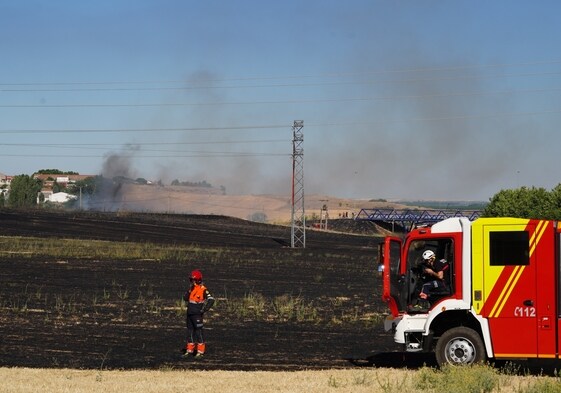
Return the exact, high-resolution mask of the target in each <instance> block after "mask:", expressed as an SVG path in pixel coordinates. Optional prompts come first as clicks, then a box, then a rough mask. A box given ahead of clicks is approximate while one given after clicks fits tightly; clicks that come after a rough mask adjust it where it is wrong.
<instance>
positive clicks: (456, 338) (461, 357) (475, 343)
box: [436, 326, 486, 365]
mask: <svg viewBox="0 0 561 393" xmlns="http://www.w3.org/2000/svg"><path fill="white" fill-rule="evenodd" d="M485 358H486V355H485V346H484V345H483V340H482V339H481V336H480V335H479V334H478V333H477V332H476V331H475V330H473V329H470V328H467V327H464V326H460V327H455V328H452V329H450V330H447V331H446V332H444V333H443V334H442V336H441V337H440V338H439V339H438V341H437V343H436V361H437V362H438V364H439V365H443V364H446V363H449V364H472V363H478V362H482V361H484V360H485Z"/></svg>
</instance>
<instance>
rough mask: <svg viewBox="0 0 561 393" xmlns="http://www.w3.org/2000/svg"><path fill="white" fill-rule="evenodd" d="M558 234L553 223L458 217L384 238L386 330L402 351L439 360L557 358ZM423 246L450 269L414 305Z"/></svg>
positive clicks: (559, 300) (420, 279) (560, 235)
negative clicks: (425, 298)
mask: <svg viewBox="0 0 561 393" xmlns="http://www.w3.org/2000/svg"><path fill="white" fill-rule="evenodd" d="M560 238H561V229H560V228H559V225H558V223H557V222H556V221H546V220H530V219H520V218H479V219H477V220H475V221H474V222H471V221H469V220H468V219H467V218H464V217H455V218H449V219H446V220H444V221H441V222H438V223H436V224H434V225H432V226H426V227H419V228H416V229H413V230H412V231H411V232H409V233H408V234H407V236H406V237H405V238H404V239H401V238H398V237H391V236H390V237H387V238H385V240H384V243H382V244H381V245H380V249H379V253H380V257H381V258H382V260H383V263H384V268H383V295H382V297H383V299H384V301H386V302H387V303H388V306H389V309H390V312H391V314H390V315H389V316H388V318H387V319H386V322H385V327H386V330H393V331H394V340H395V342H396V343H399V344H402V345H404V347H405V350H406V351H411V352H413V351H415V352H416V351H425V352H435V354H436V359H437V361H438V363H439V364H443V363H452V364H470V363H473V362H478V361H483V360H485V359H491V358H492V359H505V360H506V359H516V360H524V359H553V360H559V353H560V350H561V344H560V343H561V335H560V330H561V329H560V328H561V324H560V321H561V315H560V312H561V311H560V307H559V304H560V303H561V291H560V289H559V282H560V281H561V279H560V272H561V266H560V265H561V260H560V253H559V244H560ZM426 250H432V251H433V252H434V253H435V254H436V258H437V259H438V260H441V259H444V260H445V262H446V263H447V264H448V267H449V269H448V272H447V274H446V275H445V277H444V280H445V281H447V282H446V283H445V284H446V285H445V286H444V289H443V290H441V291H439V292H437V293H433V294H431V296H430V297H429V299H428V302H420V301H419V300H418V297H419V292H420V289H421V286H422V284H423V281H425V280H426V279H425V278H424V277H423V274H422V271H420V268H419V263H420V260H421V255H422V253H423V252H424V251H426ZM419 305H421V306H419Z"/></svg>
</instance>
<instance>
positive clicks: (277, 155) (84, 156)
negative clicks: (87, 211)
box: [2, 152, 292, 158]
mask: <svg viewBox="0 0 561 393" xmlns="http://www.w3.org/2000/svg"><path fill="white" fill-rule="evenodd" d="M110 155H111V154H104V155H85V154H77V155H64V158H107V156H110ZM118 155H119V157H120V158H216V157H225V158H237V157H291V156H292V155H291V154H290V153H229V152H228V153H220V154H203V153H201V154H171V155H144V154H123V153H119V154H118ZM2 157H41V158H45V157H60V154H10V153H7V154H4V153H2Z"/></svg>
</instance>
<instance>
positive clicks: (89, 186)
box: [67, 175, 105, 195]
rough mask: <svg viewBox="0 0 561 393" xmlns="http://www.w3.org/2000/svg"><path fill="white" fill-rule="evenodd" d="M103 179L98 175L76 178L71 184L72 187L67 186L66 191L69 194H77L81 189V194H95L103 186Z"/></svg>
mask: <svg viewBox="0 0 561 393" xmlns="http://www.w3.org/2000/svg"><path fill="white" fill-rule="evenodd" d="M104 181H105V179H104V178H103V176H100V175H98V176H92V177H88V178H85V179H84V180H78V181H77V182H76V183H74V184H72V187H68V189H67V191H68V192H69V193H70V194H73V195H79V194H80V189H81V190H82V195H95V194H96V192H98V191H99V190H100V189H101V187H102V186H103V183H104Z"/></svg>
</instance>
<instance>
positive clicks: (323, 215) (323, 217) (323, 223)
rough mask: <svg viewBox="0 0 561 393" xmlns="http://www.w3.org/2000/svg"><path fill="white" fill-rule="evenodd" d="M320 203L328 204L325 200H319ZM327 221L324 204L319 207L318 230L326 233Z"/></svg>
mask: <svg viewBox="0 0 561 393" xmlns="http://www.w3.org/2000/svg"><path fill="white" fill-rule="evenodd" d="M320 201H324V202H329V200H327V199H320ZM328 220H329V212H328V211H327V203H324V204H323V206H322V207H321V211H320V214H319V229H323V230H324V231H327V221H328Z"/></svg>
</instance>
